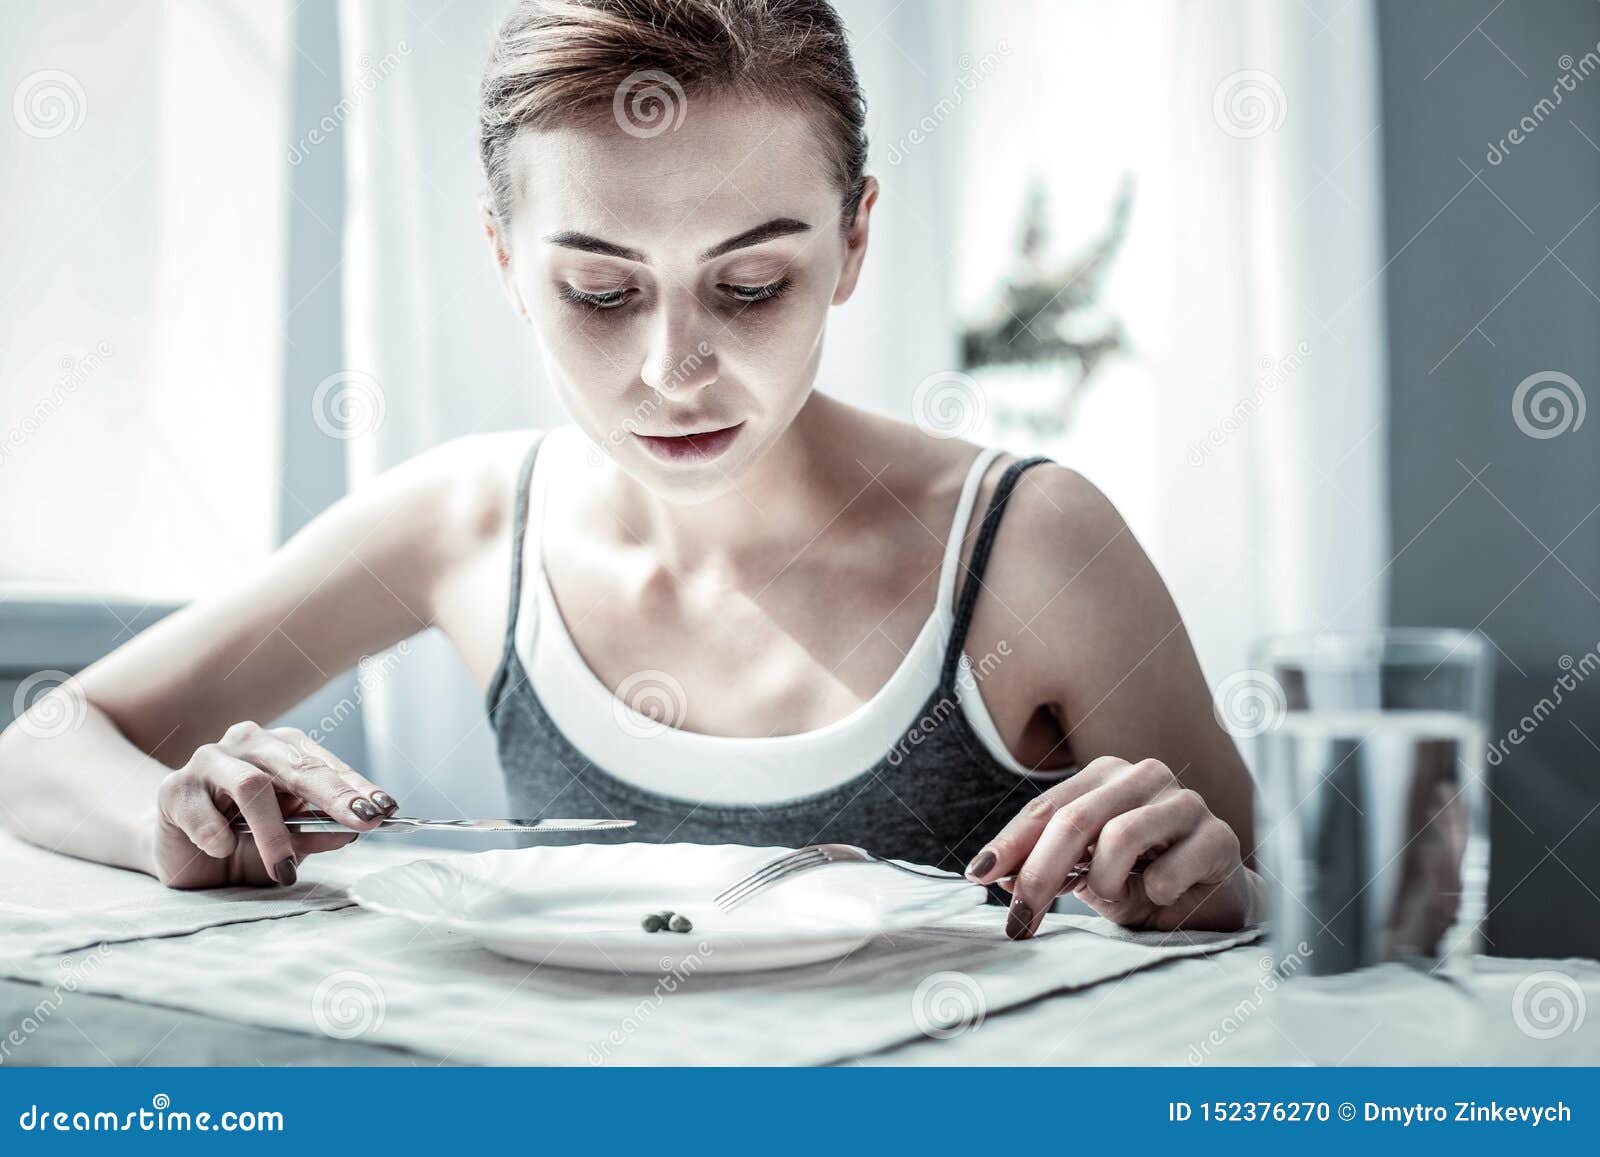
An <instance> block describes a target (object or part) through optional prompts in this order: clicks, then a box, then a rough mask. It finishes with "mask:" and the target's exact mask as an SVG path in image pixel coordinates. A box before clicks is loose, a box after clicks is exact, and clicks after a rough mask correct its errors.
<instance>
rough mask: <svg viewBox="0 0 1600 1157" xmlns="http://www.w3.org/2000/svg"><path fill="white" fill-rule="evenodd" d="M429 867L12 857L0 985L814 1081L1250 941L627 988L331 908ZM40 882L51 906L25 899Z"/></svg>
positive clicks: (1124, 938)
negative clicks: (254, 878)
mask: <svg viewBox="0 0 1600 1157" xmlns="http://www.w3.org/2000/svg"><path fill="white" fill-rule="evenodd" d="M436 854H440V853H438V852H437V851H435V850H431V849H423V848H417V847H415V846H413V847H412V848H410V849H407V848H405V847H404V846H403V845H401V846H396V844H395V843H394V842H390V843H389V844H388V845H387V846H383V845H380V844H379V842H378V841H376V840H369V841H364V842H363V843H361V844H359V845H355V846H352V847H350V848H346V849H343V850H341V851H340V852H337V853H334V854H330V855H323V856H316V857H313V858H312V859H310V860H308V861H307V863H306V865H305V871H304V872H303V874H302V883H301V884H299V885H297V886H296V887H295V888H294V889H290V890H280V889H248V890H227V891H218V892H207V893H187V894H185V893H173V892H170V891H168V890H167V889H163V888H162V887H161V886H160V885H159V884H157V883H156V882H155V881H153V880H149V879H148V878H143V877H138V876H136V875H133V874H131V873H125V872H118V871H116V870H114V869H108V868H105V867H103V866H100V865H96V864H90V863H86V862H83V861H78V860H68V859H64V858H61V857H51V856H50V854H49V853H45V852H42V851H40V850H38V849H34V848H29V847H27V846H26V845H21V844H19V843H18V842H16V841H14V840H8V841H6V842H5V843H3V844H0V880H3V881H4V884H3V885H0V887H3V888H4V894H5V896H6V900H5V903H6V904H7V905H8V907H6V908H5V909H0V939H3V941H4V943H5V944H6V948H5V949H4V951H3V952H0V972H3V973H4V974H5V975H8V976H13V977H17V978H21V979H28V980H34V981H37V982H39V983H41V984H46V985H55V986H60V985H62V984H63V983H68V984H70V987H71V988H72V989H73V990H75V991H76V990H81V991H90V992H104V993H114V994H116V995H118V996H122V997H125V998H128V999H134V1000H139V1001H145V1002H149V1003H152V1004H161V1005H167V1006H170V1007H175V1008H184V1009H191V1010H196V1011H200V1012H204V1013H206V1014H208V1015H211V1016H217V1017H224V1018H228V1019H233V1020H240V1021H246V1022H250V1023H254V1024H262V1025H270V1026H273V1027H278V1028H290V1029H297V1030H299V1031H303V1032H308V1033H318V1032H321V1033H326V1034H328V1035H330V1036H334V1037H339V1038H349V1039H353V1038H357V1037H359V1038H360V1039H362V1040H364V1041H370V1042H378V1043H387V1044H393V1045H399V1046H403V1047H406V1048H410V1049H413V1050H415V1051H417V1052H419V1053H422V1054H424V1055H426V1056H430V1057H436V1058H450V1059H453V1060H457V1061H462V1060H471V1061H479V1062H484V1063H495V1064H569V1065H583V1064H694V1063H711V1064H818V1063H826V1062H833V1061H839V1060H843V1059H849V1058H853V1057H857V1056H860V1055H863V1054H865V1053H870V1052H873V1051H876V1050H880V1049H885V1048H890V1047H893V1046H895V1045H897V1044H900V1043H903V1042H905V1041H907V1040H911V1039H915V1038H919V1037H930V1036H931V1037H934V1038H943V1037H945V1036H947V1035H949V1034H953V1033H955V1032H959V1031H970V1029H971V1028H972V1027H973V1026H974V1025H975V1024H977V1023H979V1022H981V1020H982V1019H983V1018H986V1017H988V1016H990V1015H993V1014H995V1013H998V1012H1000V1011H1001V1010H1003V1009H1006V1008H1009V1007H1012V1006H1014V1005H1018V1004H1022V1003H1026V1002H1029V1001H1032V1000H1036V999H1038V998H1040V997H1042V996H1045V995H1046V994H1049V993H1052V992H1060V991H1064V990H1068V989H1082V988H1089V987H1092V986H1094V985H1096V984H1100V983H1104V982H1106V981H1110V980H1114V979H1116V978H1118V977H1123V976H1126V975H1128V974H1130V973H1132V972H1135V971H1138V970H1140V969H1145V968H1151V967H1154V966H1157V965H1160V964H1163V963H1165V962H1167V961H1170V960H1173V959H1176V958H1180V957H1184V956H1193V955H1198V954H1204V953H1209V952H1218V951H1222V950H1225V949H1227V948H1229V947H1232V946H1234V945H1237V944H1242V943H1245V942H1248V941H1250V940H1252V939H1254V938H1255V937H1256V935H1257V933H1256V932H1254V931H1247V932H1243V933H1240V934H1237V935H1213V934H1203V933H1201V934H1186V933H1174V934H1159V933H1130V932H1126V931H1124V930H1122V929H1118V928H1116V927H1115V926H1113V925H1111V924H1109V923H1107V922H1105V921H1103V920H1099V919H1097V918H1091V917H1081V916H1057V915H1052V916H1049V917H1047V918H1046V923H1045V925H1044V927H1043V928H1042V929H1041V934H1040V935H1039V937H1037V938H1036V939H1034V940H1032V941H1029V942H1024V943H1013V942H1011V941H1009V940H1007V939H1006V938H1005V936H1004V935H1003V932H1002V926H1003V919H1004V913H1003V912H1002V911H1001V910H1000V909H997V908H987V909H981V910H978V911H976V912H974V913H972V914H971V915H968V916H964V917H962V918H960V919H957V920H953V921H950V922H948V923H945V924H942V925H940V926H939V927H938V928H930V929H925V930H920V931H917V932H914V933H897V934H895V935H894V936H893V937H881V938H878V939H875V940H872V941H870V942H869V943H867V944H866V945H864V946H863V947H861V948H860V949H858V950H857V951H855V952H854V953H852V954H850V955H849V956H847V957H845V958H844V959H842V960H839V961H833V962H827V963H823V964H818V965H811V966H807V967H802V968H792V969H783V970H778V971H774V972H765V973H747V974H735V975H711V974H706V975H696V974H693V973H689V974H684V975H678V974H674V973H671V972H664V973H662V974H660V975H656V976H650V975H643V976H641V975H632V976H630V975H623V974H621V973H617V972H606V973H602V972H584V971H578V970H574V969H563V968H555V967H550V966H544V967H538V966H534V965H530V964H527V963H525V962H521V961H515V960H510V959H507V958H504V957H501V956H498V955H496V954H495V953H492V952H490V951H488V950H486V949H484V948H482V947H480V946H479V945H478V944H477V943H476V942H474V941H472V940H471V939H469V938H467V937H464V936H460V935H457V934H453V933H434V932H429V931H425V930H422V929H419V928H418V927H416V926H414V925H412V924H410V923H408V922H406V921H403V920H399V919H396V918H393V917H389V916H381V915H377V914H374V913H371V912H367V911H364V910H362V909H359V908H355V907H351V906H348V901H345V900H344V899H343V898H342V895H341V893H340V888H341V887H342V885H343V884H347V883H348V882H349V881H351V880H353V879H354V878H356V877H358V876H359V875H361V874H363V873H364V872H365V871H370V870H374V869H376V868H379V867H385V866H388V865H389V864H391V863H394V862H396V861H399V860H404V859H408V858H414V857H416V856H418V855H436ZM444 854H452V853H444ZM45 875H48V876H49V877H50V879H51V883H50V884H49V885H48V887H47V888H46V887H43V886H40V887H37V888H34V889H30V888H29V886H28V884H27V880H28V879H29V878H32V879H34V880H39V879H41V878H42V877H43V876H45ZM19 895H22V896H28V897H30V899H29V901H28V903H27V907H26V910H25V911H24V910H23V905H22V904H21V902H20V901H19V900H18V896H19ZM44 901H48V904H46V903H45V902H44ZM341 905H344V906H341ZM50 907H54V908H55V909H56V910H58V911H59V912H60V915H59V916H58V917H56V918H52V917H50V916H49V915H48V909H49V908H50ZM106 933H109V934H106ZM101 940H105V941H107V943H104V944H102V943H100V941H101ZM67 949H74V950H72V951H66V950H67Z"/></svg>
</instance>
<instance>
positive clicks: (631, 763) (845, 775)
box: [513, 426, 1070, 807]
mask: <svg viewBox="0 0 1600 1157" xmlns="http://www.w3.org/2000/svg"><path fill="white" fill-rule="evenodd" d="M567 431H570V433H568V432H567ZM558 434H559V435H560V437H558V436H557V435H558ZM552 450H555V451H556V453H552ZM571 452H577V453H580V454H586V453H588V452H589V450H588V446H587V439H586V438H584V436H583V435H582V434H581V433H580V432H579V431H578V429H577V427H575V426H572V427H560V428H559V429H558V430H552V431H550V432H549V433H548V434H546V435H545V438H544V444H543V445H542V446H541V447H540V449H539V455H538V457H537V458H536V459H535V461H534V467H533V477H532V479H531V481H530V483H529V494H528V525H527V529H526V530H525V532H524V535H525V539H524V559H525V560H526V563H527V564H528V565H526V566H525V567H524V570H523V573H524V575H525V576H526V577H525V578H524V580H523V587H522V591H521V592H520V595H519V599H520V605H519V607H518V611H517V628H516V632H515V635H514V638H513V645H514V646H515V647H516V651H517V655H518V657H519V658H520V659H521V661H522V665H523V667H524V669H525V670H526V671H527V672H528V678H529V680H530V682H531V683H532V684H533V689H534V692H535V693H536V694H537V695H538V697H539V701H540V703H541V704H543V706H544V709H545V711H546V713H547V714H548V715H549V716H550V719H551V722H553V723H554V724H555V725H556V727H557V728H559V729H560V731H561V733H562V734H563V735H564V736H565V737H566V738H567V740H568V741H570V742H571V743H572V745H573V746H574V747H576V748H577V749H578V750H579V751H581V752H582V753H583V754H584V756H585V757H587V758H588V759H589V760H591V761H592V762H593V763H595V764H597V765H598V766H600V767H603V768H605V770H606V771H607V772H608V773H609V774H611V775H613V776H615V777H616V778H617V779H620V780H622V781H623V782H625V783H628V784H631V785H633V786H634V787H637V788H641V789H643V790H646V791H651V792H655V793H656V794H658V795H663V796H668V797H671V798H676V799H681V800H684V801H686V802H693V803H701V804H710V805H717V804H721V805H735V806H738V805H749V806H756V807H759V806H761V805H763V804H767V805H771V804H779V803H783V802H786V801H788V800H791V799H798V798H800V797H802V796H807V795H812V794H814V793H816V792H821V791H827V790H828V789H830V788H833V787H837V786H838V785H839V784H841V783H845V782H847V781H849V780H851V779H853V778H855V777H856V776H858V775H860V774H861V773H862V772H863V771H866V770H867V769H868V768H869V767H871V766H872V765H873V764H875V763H877V762H878V761H879V760H881V759H883V758H884V756H886V755H887V754H888V753H889V752H890V751H891V750H892V749H893V748H894V746H895V745H896V744H897V743H900V742H901V741H902V740H903V739H904V737H905V735H906V732H907V729H908V728H909V727H911V726H912V725H914V724H915V722H916V720H917V712H918V711H920V710H921V709H922V708H923V706H924V705H925V704H926V703H927V702H928V699H929V697H930V696H931V695H932V694H933V692H934V689H935V688H936V687H937V686H938V684H939V671H940V667H941V666H942V662H943V658H944V648H945V643H946V641H947V640H948V638H949V636H950V628H951V624H952V622H953V620H954V617H955V612H954V603H955V584H956V571H957V570H958V569H959V563H960V556H961V545H962V542H963V540H964V538H965V536H966V530H967V524H968V523H969V522H970V521H971V518H972V511H973V506H974V505H975V504H976V502H977V497H978V488H979V486H980V485H981V483H982V481H983V476H984V473H985V472H986V471H987V470H988V468H989V466H990V464H991V463H993V462H994V460H995V458H996V457H997V456H998V455H999V454H1000V453H1001V451H1000V450H998V449H987V450H984V451H983V452H982V453H980V454H979V455H978V457H977V460H976V461H975V462H973V464H972V468H971V470H970V471H969V472H968V474H967V478H966V482H965V484H964V485H963V486H962V489H961V498H960V501H959V502H958V503H957V505H956V513H955V518H954V519H953V520H952V522H951V527H950V536H949V539H948V541H947V543H946V546H945V556H944V562H943V566H942V568H941V570H940V574H939V594H938V602H937V604H936V605H935V607H934V610H933V613H932V614H931V615H929V616H928V619H927V621H926V622H925V623H924V624H923V626H922V630H921V631H920V632H919V633H918V635H917V638H916V641H915V642H913V643H912V644H911V647H910V649H909V650H908V651H907V652H906V654H905V657H904V659H902V660H901V662H900V665H899V666H898V667H896V668H895V670H894V673H893V674H891V675H890V676H889V678H888V681H887V682H885V683H884V685H883V686H882V687H881V688H880V689H879V690H878V691H877V693H876V694H874V695H873V696H872V697H871V698H870V699H868V700H867V701H866V702H864V703H862V704H861V705H860V706H859V707H857V708H856V709H855V710H854V711H852V712H850V714H848V715H846V716H845V717H844V718H842V719H838V720H835V721H834V722H832V723H829V724H827V725H826V726H823V727H819V728H816V729H815V730H812V731H803V732H800V733H798V734H793V735H773V736H726V735H705V734H702V733H700V732H695V731H685V730H682V729H680V728H677V727H671V726H667V725H666V724H665V723H663V722H661V721H659V720H657V719H652V718H650V717H649V716H646V715H644V714H642V713H640V712H639V711H637V710H635V709H634V708H633V707H632V706H630V705H629V703H627V702H624V701H623V700H622V699H619V698H618V697H617V696H616V695H615V694H613V693H612V691H611V689H610V688H609V687H607V686H606V685H605V683H604V682H602V681H601V679H600V678H599V676H597V675H596V674H595V673H594V672H593V670H591V669H590V667H589V665H588V663H587V662H585V661H584V658H583V655H582V654H581V653H580V652H579V650H578V648H577V645H576V644H575V643H574V642H573V640H572V636H571V634H570V633H569V632H568V630H567V626H566V623H565V622H564V621H563V620H562V618H561V612H560V610H559V608H558V607H557V606H556V601H555V594H554V592H553V591H552V590H551V587H550V580H549V578H548V576H547V575H546V573H545V568H544V557H543V535H542V529H543V524H544V503H545V500H546V495H547V493H548V486H547V485H546V481H545V480H546V479H547V478H549V477H550V476H551V474H550V472H551V471H558V472H559V471H560V470H562V469H563V468H566V469H582V468H583V467H582V465H581V459H580V460H579V461H578V462H573V463H563V462H562V461H561V454H562V453H571ZM961 668H962V674H961V675H960V676H958V680H957V682H958V686H957V698H958V700H959V703H960V707H961V710H962V712H963V714H965V715H966V717H967V721H968V723H970V724H971V725H972V729H973V731H974V732H975V733H976V734H977V736H978V738H979V739H980V740H981V741H982V742H983V745H984V747H985V748H986V749H987V750H988V751H989V753H990V754H991V755H992V756H994V758H995V760H996V761H997V762H999V763H1000V765H1001V766H1003V767H1005V768H1007V769H1009V770H1010V771H1013V772H1015V773H1016V774H1017V775H1020V776H1026V777H1029V778H1032V779H1039V780H1044V781H1046V782H1053V781H1055V780H1059V779H1061V778H1062V777H1064V776H1065V775H1066V774H1067V772H1068V771H1069V770H1070V769H1057V770H1052V771H1043V772H1041V771H1035V770H1033V769H1031V768H1028V767H1025V766H1023V764H1021V763H1020V762H1018V760H1017V759H1016V757H1015V756H1013V755H1012V754H1011V752H1010V751H1009V750H1007V748H1006V745H1005V742H1004V741H1003V740H1002V739H1001V738H1000V732H999V730H998V728H996V727H995V725H994V720H993V719H992V718H991V717H990V715H989V711H988V708H987V706H986V705H985V704H984V702H983V694H982V691H981V690H980V689H979V687H978V683H977V680H976V679H974V678H973V676H972V673H971V661H970V660H969V659H968V657H967V655H966V654H965V653H963V654H962V656H961ZM630 680H632V684H631V687H630V689H629V690H628V691H627V692H625V694H628V695H629V696H630V698H631V699H632V701H633V702H635V703H646V704H654V705H657V706H659V707H660V708H662V709H664V711H663V714H664V716H665V717H666V718H671V717H672V716H673V715H675V714H679V715H681V713H682V711H683V710H684V705H683V704H682V701H681V695H682V690H681V688H679V687H678V686H676V685H675V684H674V682H673V681H672V679H671V677H670V676H669V675H667V674H665V673H664V672H659V671H657V672H650V671H644V672H638V673H636V674H635V675H633V676H630ZM619 690H620V688H619Z"/></svg>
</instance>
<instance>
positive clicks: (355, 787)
mask: <svg viewBox="0 0 1600 1157" xmlns="http://www.w3.org/2000/svg"><path fill="white" fill-rule="evenodd" d="M273 734H274V735H276V736H277V737H278V738H280V739H282V740H283V741H284V742H285V743H287V744H289V746H291V747H293V748H294V749H295V750H296V751H297V752H299V754H300V764H301V768H302V769H306V768H315V767H317V766H319V765H325V766H328V767H331V768H333V770H334V772H335V773H337V775H338V776H339V779H340V780H341V781H342V782H343V783H344V785H345V786H346V787H347V788H349V790H350V791H352V792H353V793H354V794H355V795H357V796H360V797H361V798H363V799H365V800H367V801H368V802H369V803H371V804H372V806H373V807H375V808H376V809H377V811H378V815H379V817H380V818H381V817H383V816H391V815H393V814H394V813H395V812H397V811H399V810H400V804H399V803H398V802H397V801H396V800H395V798H394V797H393V796H392V795H390V794H389V793H388V792H386V791H384V790H383V789H382V788H381V787H379V786H378V785H377V784H375V783H373V782H372V781H371V780H370V779H368V778H367V777H366V776H364V775H362V774H361V773H360V772H359V771H357V770H356V769H355V768H353V767H351V766H350V765H349V764H348V763H346V762H345V761H344V760H342V759H340V758H339V757H338V756H337V755H335V754H334V753H333V752H332V751H330V750H328V748H326V747H323V746H322V745H321V744H320V743H318V742H317V741H316V740H314V739H312V738H311V737H310V736H309V735H307V734H306V733H305V732H304V731H301V730H299V729H298V728H294V727H281V728H278V729H276V730H275V731H274V732H273ZM350 803H351V804H354V803H355V800H353V799H352V800H351V801H350ZM362 810H365V809H362Z"/></svg>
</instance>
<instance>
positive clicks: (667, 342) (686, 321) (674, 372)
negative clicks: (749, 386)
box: [639, 301, 717, 397]
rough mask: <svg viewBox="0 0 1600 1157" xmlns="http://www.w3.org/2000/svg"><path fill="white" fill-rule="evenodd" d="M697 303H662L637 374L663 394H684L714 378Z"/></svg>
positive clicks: (713, 357)
mask: <svg viewBox="0 0 1600 1157" xmlns="http://www.w3.org/2000/svg"><path fill="white" fill-rule="evenodd" d="M707 324H708V322H707V320H706V319H704V318H703V317H702V315H701V310H700V307H699V305H698V303H696V302H693V301H689V302H676V303H672V304H669V305H667V306H664V307H663V309H662V311H661V319H660V322H659V324H658V325H657V326H656V330H655V333H654V335H653V336H652V339H651V342H650V349H649V351H648V353H647V354H646V356H645V361H644V365H643V366H642V367H641V368H640V370H639V376H640V377H641V378H643V379H644V384H645V385H647V386H649V387H650V388H651V389H652V390H654V391H656V393H658V394H663V395H665V396H667V397H687V396H691V395H693V394H694V393H696V392H697V391H699V390H703V389H704V388H705V387H706V386H709V385H710V384H711V383H712V382H714V381H716V380H717V355H716V351H715V349H714V347H713V346H712V344H711V342H710V340H709V337H708V333H709V330H708V329H707Z"/></svg>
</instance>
